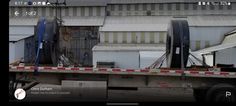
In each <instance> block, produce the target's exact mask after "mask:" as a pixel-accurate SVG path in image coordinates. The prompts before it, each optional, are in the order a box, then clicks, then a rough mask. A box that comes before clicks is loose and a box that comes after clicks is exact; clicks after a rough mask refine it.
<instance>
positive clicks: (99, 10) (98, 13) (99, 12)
mask: <svg viewBox="0 0 236 106" xmlns="http://www.w3.org/2000/svg"><path fill="white" fill-rule="evenodd" d="M96 10H97V16H101V8H100V7H96Z"/></svg>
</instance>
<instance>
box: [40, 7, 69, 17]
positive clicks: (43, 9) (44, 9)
mask: <svg viewBox="0 0 236 106" xmlns="http://www.w3.org/2000/svg"><path fill="white" fill-rule="evenodd" d="M68 13H69V11H67V12H66V14H67V16H68ZM42 16H46V7H43V8H42Z"/></svg>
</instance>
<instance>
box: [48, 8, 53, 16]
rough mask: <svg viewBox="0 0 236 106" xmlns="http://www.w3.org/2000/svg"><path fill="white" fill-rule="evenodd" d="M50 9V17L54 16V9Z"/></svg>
mask: <svg viewBox="0 0 236 106" xmlns="http://www.w3.org/2000/svg"><path fill="white" fill-rule="evenodd" d="M48 9H49V16H53V12H54V11H53V10H54V8H48Z"/></svg>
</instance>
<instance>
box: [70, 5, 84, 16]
mask: <svg viewBox="0 0 236 106" xmlns="http://www.w3.org/2000/svg"><path fill="white" fill-rule="evenodd" d="M68 12H69V11H68ZM81 16H85V7H81Z"/></svg>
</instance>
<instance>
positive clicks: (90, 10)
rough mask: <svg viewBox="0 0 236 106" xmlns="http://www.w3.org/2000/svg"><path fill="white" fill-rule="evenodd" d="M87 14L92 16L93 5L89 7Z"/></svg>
mask: <svg viewBox="0 0 236 106" xmlns="http://www.w3.org/2000/svg"><path fill="white" fill-rule="evenodd" d="M89 16H93V7H89Z"/></svg>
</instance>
